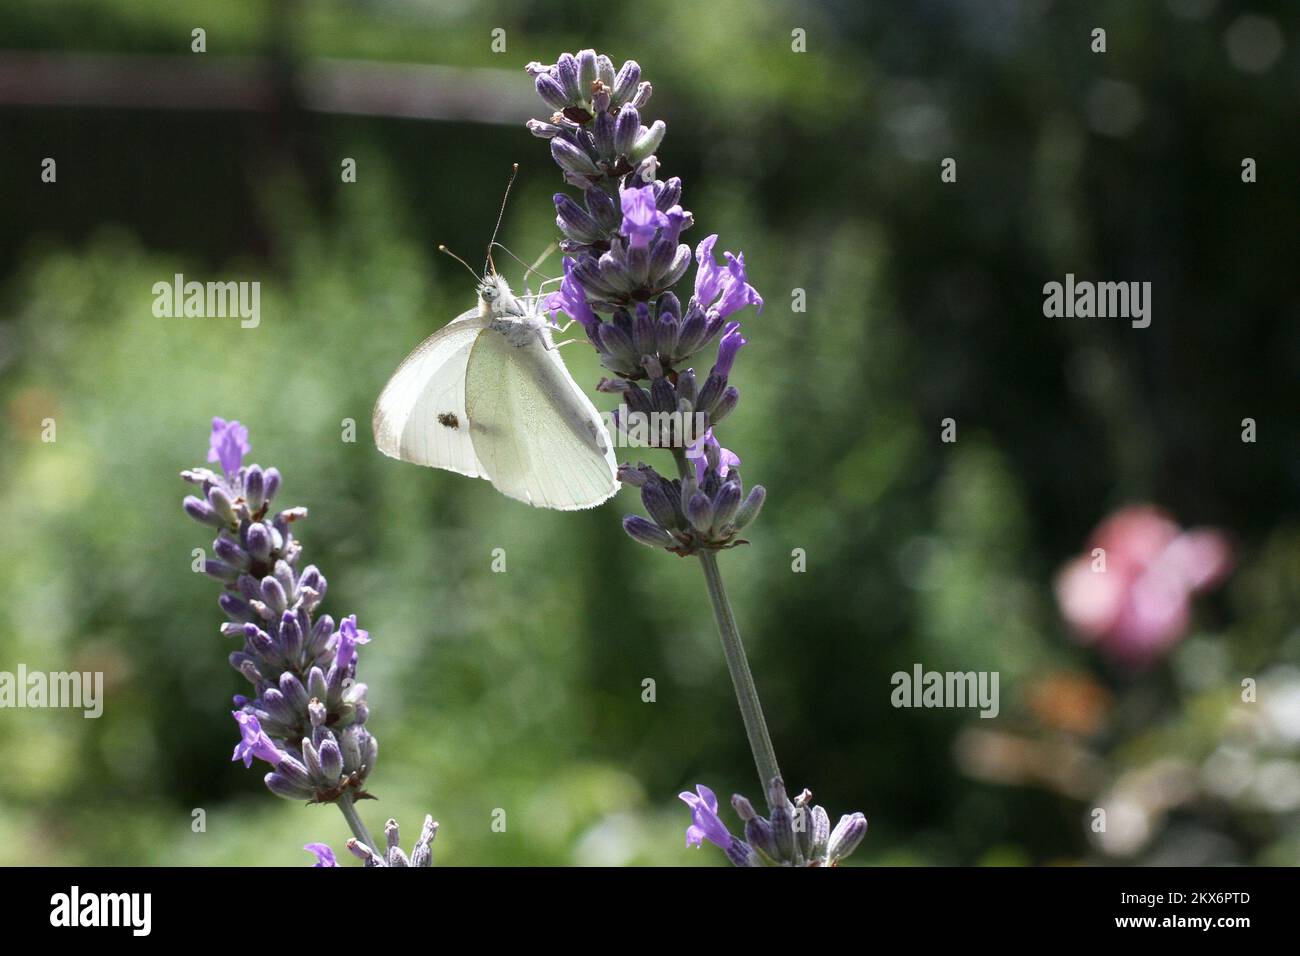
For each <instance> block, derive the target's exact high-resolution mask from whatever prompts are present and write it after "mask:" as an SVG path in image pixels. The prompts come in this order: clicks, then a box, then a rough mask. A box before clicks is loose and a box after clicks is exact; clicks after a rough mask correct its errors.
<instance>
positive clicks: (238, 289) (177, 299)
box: [152, 272, 262, 329]
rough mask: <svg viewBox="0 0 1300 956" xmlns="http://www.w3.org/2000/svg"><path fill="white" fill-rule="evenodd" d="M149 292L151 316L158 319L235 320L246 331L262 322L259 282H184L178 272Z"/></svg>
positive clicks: (154, 285) (183, 278)
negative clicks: (170, 279) (151, 293)
mask: <svg viewBox="0 0 1300 956" xmlns="http://www.w3.org/2000/svg"><path fill="white" fill-rule="evenodd" d="M152 291H153V295H154V300H153V314H154V315H155V316H156V317H157V318H160V319H181V318H187V319H227V318H238V319H239V320H240V322H239V325H240V327H241V328H245V329H255V328H257V327H258V325H259V324H260V323H261V321H262V312H261V302H262V284H261V283H260V282H256V281H254V282H233V281H232V282H197V281H190V282H186V281H185V276H184V275H182V274H181V273H179V272H178V273H176V275H175V276H173V277H172V281H171V282H155V283H154V284H153V290H152Z"/></svg>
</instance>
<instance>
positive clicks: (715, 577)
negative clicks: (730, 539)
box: [699, 551, 781, 793]
mask: <svg viewBox="0 0 1300 956" xmlns="http://www.w3.org/2000/svg"><path fill="white" fill-rule="evenodd" d="M699 559H700V566H701V567H702V568H704V581H705V583H706V584H707V585H708V587H709V600H710V601H711V602H712V603H713V616H714V618H715V619H716V620H717V622H718V636H719V637H720V638H722V653H723V655H724V656H725V657H726V658H727V670H728V671H730V672H731V683H732V686H733V687H735V689H736V703H738V704H740V716H741V717H742V718H743V719H744V721H745V735H746V736H747V737H749V749H750V750H752V751H753V752H754V766H755V767H757V768H758V779H759V782H760V783H761V784H762V788H763V792H764V793H766V792H767V789H768V784H770V783H771V782H772V780H773V779H775V778H776V777H779V776H781V768H780V767H778V766H777V764H776V753H775V752H774V751H773V750H772V738H771V736H770V735H769V734H768V732H767V722H766V721H765V720H764V719H763V705H762V704H760V703H759V701H758V688H756V687H755V686H754V675H753V674H751V673H750V671H749V660H748V658H746V657H745V645H744V644H742V643H741V641H740V631H739V630H737V628H736V617H735V615H734V614H732V613H731V602H730V601H728V600H727V590H726V588H725V587H723V584H722V574H721V573H720V572H719V571H718V557H717V555H716V554H714V553H713V552H712V551H701V552H700V554H699Z"/></svg>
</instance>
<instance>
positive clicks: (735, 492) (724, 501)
mask: <svg viewBox="0 0 1300 956" xmlns="http://www.w3.org/2000/svg"><path fill="white" fill-rule="evenodd" d="M739 508H740V482H739V481H733V480H731V478H730V477H728V479H727V480H726V481H724V482H723V483H722V487H721V488H719V489H718V493H717V494H716V495H714V497H713V524H712V525H711V527H712V530H713V531H715V532H717V531H721V530H722V529H723V528H724V527H725V526H726V525H727V524H728V523H729V522H730V521H731V520H732V518H734V517H735V515H736V511H737V509H739Z"/></svg>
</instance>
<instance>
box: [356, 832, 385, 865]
mask: <svg viewBox="0 0 1300 956" xmlns="http://www.w3.org/2000/svg"><path fill="white" fill-rule="evenodd" d="M347 846H348V852H349V853H351V854H352V855H353V856H355V857H356V858H357V859H359V860H365V861H366V866H367V867H372V866H383V865H384V858H383V857H381V856H380V855H379V854H378V853H376V852H375V851H374V850H372V849H370V847H368V846H366V845H365V844H364V843H362V842H361V841H360V840H358V839H357V838H356V837H353V838H352V839H350V840H348V843H347Z"/></svg>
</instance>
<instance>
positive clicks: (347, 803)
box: [336, 793, 381, 853]
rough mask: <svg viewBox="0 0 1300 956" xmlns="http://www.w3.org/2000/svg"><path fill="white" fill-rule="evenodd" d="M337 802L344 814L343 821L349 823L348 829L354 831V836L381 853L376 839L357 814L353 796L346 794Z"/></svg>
mask: <svg viewBox="0 0 1300 956" xmlns="http://www.w3.org/2000/svg"><path fill="white" fill-rule="evenodd" d="M336 802H337V803H338V806H339V810H340V811H341V812H342V814H343V819H345V820H347V821H348V828H349V829H350V830H351V831H352V835H353V836H354V837H356V838H357V839H358V840H360V841H361V842H362V843H364V844H365V845H366V846H368V847H370V849H372V850H374V851H375V852H376V853H380V852H381V851H380V849H379V846H378V844H376V843H375V838H374V837H372V836H371V835H370V831H369V830H367V829H366V825H365V824H364V823H362V822H361V817H360V816H359V815H358V814H357V806H356V804H355V803H353V802H352V794H350V793H345V794H343V796H341V797H339V798H338V800H337V801H336Z"/></svg>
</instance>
